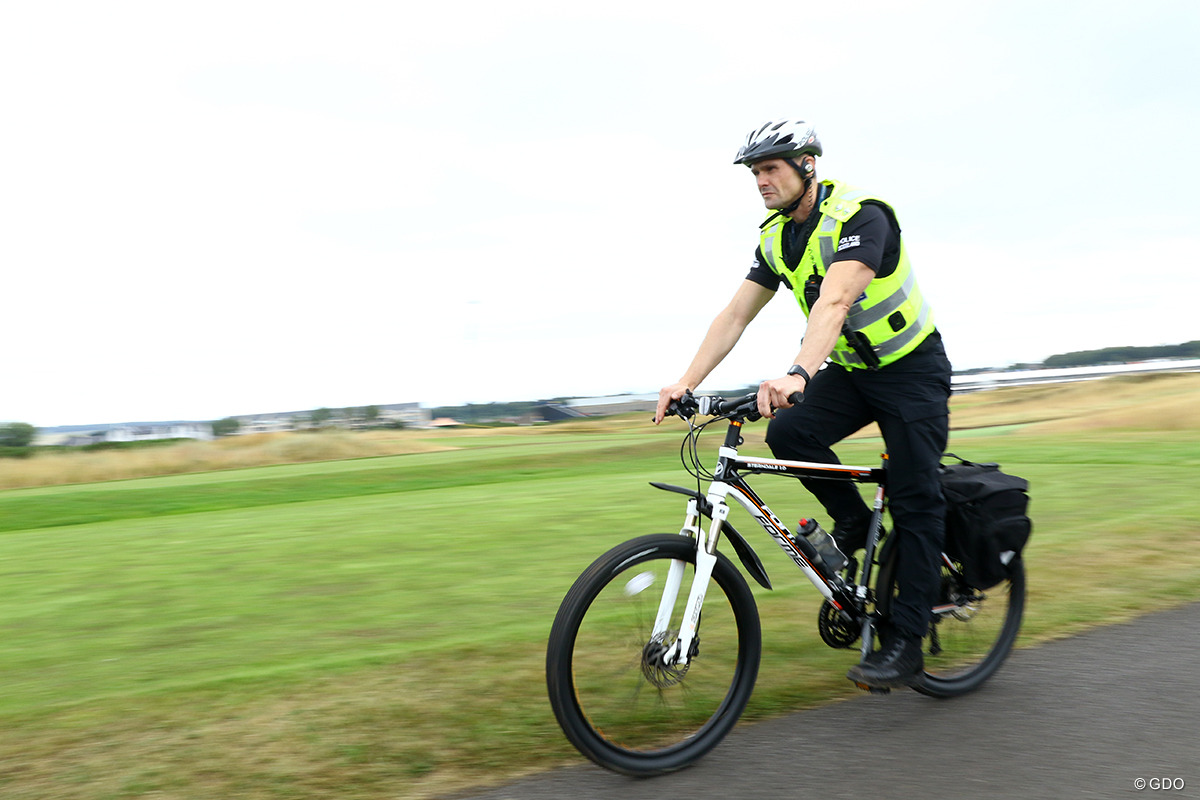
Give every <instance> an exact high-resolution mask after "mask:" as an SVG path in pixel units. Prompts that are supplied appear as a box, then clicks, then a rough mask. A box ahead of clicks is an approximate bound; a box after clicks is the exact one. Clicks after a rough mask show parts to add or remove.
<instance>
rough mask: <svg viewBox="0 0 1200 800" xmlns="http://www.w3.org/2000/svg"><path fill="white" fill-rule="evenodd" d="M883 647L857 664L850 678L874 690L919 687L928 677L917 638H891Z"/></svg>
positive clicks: (852, 669) (850, 672) (851, 669)
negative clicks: (925, 676) (926, 676)
mask: <svg viewBox="0 0 1200 800" xmlns="http://www.w3.org/2000/svg"><path fill="white" fill-rule="evenodd" d="M889 639H890V641H889V640H884V643H883V647H882V648H881V649H879V650H876V651H875V652H873V653H871V654H869V655H868V656H867V657H866V658H864V659H863V660H862V662H861V663H859V664H855V665H854V666H853V667H851V668H850V671H849V672H847V673H846V677H847V678H849V679H850V680H852V681H854V682H855V683H857V684H859V685H861V686H867V687H870V688H872V689H890V688H892V687H896V686H915V685H917V684H919V683H920V682H921V680H922V678H923V677H924V675H925V657H924V655H923V654H922V653H921V639H920V637H917V636H900V635H897V636H895V637H889Z"/></svg>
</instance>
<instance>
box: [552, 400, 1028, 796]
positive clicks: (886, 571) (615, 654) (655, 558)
mask: <svg viewBox="0 0 1200 800" xmlns="http://www.w3.org/2000/svg"><path fill="white" fill-rule="evenodd" d="M796 399H797V400H799V399H800V398H796ZM668 413H669V414H671V415H678V416H680V417H683V418H684V419H686V420H687V422H688V433H687V434H686V436H685V438H684V443H683V446H682V447H681V453H682V460H683V462H684V466H685V468H688V470H689V472H690V473H691V474H692V475H693V476H694V477H696V479H697V486H696V488H695V489H691V488H685V487H681V486H673V485H669V484H663V483H656V482H652V484H651V485H653V486H655V487H656V488H658V489H663V490H666V491H669V492H675V493H678V494H682V495H685V496H687V498H688V499H687V511H686V514H685V516H684V522H683V526H682V528H681V529H680V531H679V533H677V534H676V533H663V534H651V535H648V536H640V537H638V538H635V539H631V540H629V541H627V542H625V543H623V544H620V545H617V546H616V547H614V548H612V549H611V550H609V551H608V552H607V553H605V554H604V555H602V556H600V557H599V558H598V559H596V561H595V562H593V563H592V565H591V566H589V567H588V568H587V569H586V570H585V571H584V572H583V574H581V575H580V576H579V578H578V579H577V580H576V581H575V583H574V585H573V586H572V587H571V588H570V590H569V591H568V592H567V595H566V597H565V598H564V599H563V602H562V605H561V607H560V608H559V610H558V613H557V615H556V617H555V619H554V624H553V626H552V628H551V632H550V638H549V643H548V647H547V652H546V682H547V688H548V690H549V695H550V704H551V706H552V707H553V710H554V714H555V717H556V718H557V720H558V723H559V725H560V726H561V727H562V730H563V732H564V733H565V734H566V737H567V739H568V740H570V742H571V743H572V744H573V745H575V747H576V748H578V749H579V751H580V752H581V753H583V755H585V756H587V757H588V758H589V759H591V760H592V761H594V762H595V763H597V764H599V765H600V766H602V767H605V768H607V769H610V770H614V771H616V772H620V773H624V774H628V775H635V776H647V775H655V774H661V773H665V772H671V771H673V770H676V769H680V768H682V767H685V766H687V765H689V764H691V763H693V762H694V761H696V760H697V759H699V758H701V757H702V756H703V755H705V754H706V753H708V752H709V751H710V750H712V748H713V747H715V746H716V745H717V744H718V743H719V742H720V741H721V740H722V739H723V738H724V737H725V735H726V734H727V733H729V731H730V730H731V729H732V728H733V726H734V725H735V724H736V722H737V721H738V718H739V717H740V716H741V714H742V712H743V710H744V709H745V708H746V704H747V702H748V701H749V699H750V695H751V692H752V691H753V688H754V683H755V680H756V678H757V675H758V667H759V661H760V659H761V656H762V633H761V626H760V622H759V617H758V608H757V605H756V603H755V600H754V595H753V593H752V592H751V590H750V587H749V585H748V584H747V582H746V579H745V578H744V577H743V576H742V574H741V572H739V571H738V569H737V567H736V566H735V565H734V563H733V561H732V560H731V559H730V558H729V557H728V556H727V555H726V554H725V553H724V552H721V551H719V550H718V549H717V548H718V545H719V544H720V543H721V542H722V540H724V541H727V542H729V544H730V545H731V546H732V548H733V551H734V553H736V555H737V557H738V560H739V561H740V562H741V564H742V567H743V568H744V569H745V570H746V572H747V573H748V574H749V575H750V576H751V577H753V578H754V580H755V581H756V582H757V583H758V584H759V585H760V586H762V587H763V588H764V589H767V590H769V589H771V580H770V578H769V577H768V575H767V572H766V569H765V568H764V567H763V564H762V562H761V560H760V559H759V558H758V555H757V553H755V551H754V549H753V548H752V547H751V546H750V545H749V543H748V542H747V541H746V539H745V538H744V537H743V536H742V535H741V534H740V533H739V532H738V531H737V530H736V529H735V528H734V527H733V525H732V524H730V522H729V519H728V518H729V512H730V508H731V506H730V504H729V503H728V500H729V499H730V498H732V499H733V500H734V501H736V503H737V504H738V505H740V506H741V507H742V508H744V509H745V510H746V511H747V512H749V514H750V516H751V517H753V518H754V520H755V521H756V522H758V524H759V525H760V526H762V528H763V530H765V531H766V532H767V533H768V534H769V535H770V536H771V538H772V539H774V541H775V543H776V544H777V545H778V546H779V547H780V548H782V549H783V551H784V552H785V553H786V554H787V555H788V556H790V558H791V560H792V561H793V562H795V564H796V566H797V567H798V568H799V569H800V571H801V573H802V574H803V575H804V576H805V577H806V578H808V580H809V581H810V582H811V583H812V585H813V586H814V587H816V589H817V591H818V592H820V593H821V595H822V597H823V598H824V602H823V603H822V605H821V608H820V611H819V613H818V617H817V630H818V632H819V634H820V636H821V639H822V640H823V641H824V642H825V644H827V645H829V646H831V647H835V648H851V647H853V646H854V645H855V644H856V643H858V645H859V649H860V650H861V654H862V656H863V657H866V655H867V654H869V653H870V652H872V650H873V649H874V642H875V640H876V638H877V635H878V632H879V631H880V630H881V629H883V626H885V625H886V624H887V621H888V618H889V612H890V605H891V602H892V599H893V598H894V597H895V593H896V550H895V548H894V547H893V546H892V544H893V542H894V538H893V537H891V536H889V535H887V533H886V532H885V529H884V527H883V515H884V513H885V511H886V506H887V492H886V489H887V456H886V454H884V455H883V457H882V460H881V465H880V466H879V467H862V466H844V465H841V464H820V463H814V462H804V461H785V460H779V459H772V458H757V457H747V456H742V455H739V454H738V447H739V445H741V444H742V443H743V439H742V436H741V431H742V427H743V425H744V424H745V423H746V422H753V421H755V420H757V419H759V417H760V414H759V412H758V410H757V396H756V395H755V394H747V395H744V396H742V397H738V398H733V399H729V400H726V399H724V398H721V397H716V396H704V397H693V396H692V395H690V394H688V395H685V397H684V398H683V399H682V400H680V401H678V402H676V403H673V404H672V406H671V407H670V410H669V412H668ZM697 416H710V417H712V419H710V420H708V421H706V422H703V423H701V424H697V423H696V422H695V419H696V417H697ZM720 420H725V421H727V422H728V428H727V430H726V434H725V440H724V444H723V445H722V446H721V447H720V448H719V450H718V456H717V462H716V466H715V468H714V469H713V470H712V471H711V472H709V471H708V470H706V469H705V467H704V465H703V463H702V462H701V459H700V455H699V448H698V440H699V436H700V433H701V432H702V431H703V430H704V429H705V428H706V427H707V426H708V425H711V424H713V423H714V422H718V421H720ZM747 475H776V476H786V477H789V478H801V477H805V478H823V479H828V480H838V481H853V482H857V483H861V484H874V485H875V486H876V489H875V494H874V503H873V506H872V518H871V523H870V529H869V532H868V536H867V542H866V548H865V550H864V552H863V554H862V568H861V572H860V573H859V574H858V575H857V576H856V575H855V574H854V573H855V571H856V570H857V569H858V567H857V564H856V563H855V561H854V560H853V559H851V561H850V563H849V564H847V565H846V568H845V569H844V570H842V571H841V572H834V571H833V570H831V569H830V568H828V566H827V565H826V564H825V563H824V561H823V560H822V559H821V557H820V554H819V553H818V551H817V550H816V548H814V547H813V545H812V544H811V543H810V542H809V541H808V539H806V538H805V537H804V536H793V535H792V533H791V532H790V531H789V530H788V528H787V527H786V526H785V525H784V524H783V523H782V522H781V521H780V520H779V518H778V517H777V516H776V515H775V514H774V513H773V512H772V511H771V509H770V508H768V507H767V505H766V504H765V503H764V502H763V501H762V500H761V499H760V498H759V496H758V495H757V494H755V492H754V490H753V489H752V488H751V487H750V484H749V483H747V481H746V476H747ZM705 479H707V480H709V485H708V490H707V492H702V491H701V490H700V484H701V482H702V481H703V480H705ZM704 519H707V520H709V521H710V522H709V524H708V527H707V530H706V529H705V528H704V526H703V520H704ZM847 555H850V554H847ZM1024 604H1025V573H1024V568H1023V565H1022V564H1021V562H1020V560H1019V558H1018V559H1017V560H1016V561H1014V562H1013V563H1012V564H1011V565H1010V569H1009V578H1008V579H1007V580H1005V581H1003V582H1002V583H1000V584H999V585H996V586H993V587H990V588H988V589H987V590H986V591H984V590H981V589H978V588H975V587H972V586H970V585H969V584H968V583H967V582H966V580H965V579H964V578H963V574H962V571H961V565H960V564H959V563H958V562H956V561H955V560H954V559H952V558H951V557H949V556H947V555H945V554H943V555H942V556H941V590H940V595H939V597H938V600H937V602H936V603H935V604H934V606H933V608H932V618H931V622H930V625H929V629H928V633H927V635H926V637H925V639H924V641H923V647H924V649H925V651H926V654H927V655H926V658H925V672H924V675H923V678H922V679H921V680H920V681H919V682H918V683H917V684H915V685H914V686H913V687H912V688H914V689H915V690H916V691H918V692H921V693H922V694H926V695H929V696H932V697H943V698H944V697H955V696H958V695H962V694H965V693H967V692H970V691H973V690H974V689H976V688H978V687H979V686H980V685H982V684H983V683H984V681H986V680H987V679H988V678H989V677H991V675H992V674H993V673H995V671H996V670H997V668H999V666H1000V665H1001V663H1003V661H1004V660H1005V658H1007V656H1008V654H1009V652H1010V651H1011V649H1012V646H1013V642H1014V640H1015V639H1016V636H1017V631H1018V629H1019V628H1020V625H1021V614H1022V611H1023V608H1024ZM860 688H862V689H869V688H870V687H867V686H863V685H860ZM872 691H878V692H886V691H887V690H886V689H872Z"/></svg>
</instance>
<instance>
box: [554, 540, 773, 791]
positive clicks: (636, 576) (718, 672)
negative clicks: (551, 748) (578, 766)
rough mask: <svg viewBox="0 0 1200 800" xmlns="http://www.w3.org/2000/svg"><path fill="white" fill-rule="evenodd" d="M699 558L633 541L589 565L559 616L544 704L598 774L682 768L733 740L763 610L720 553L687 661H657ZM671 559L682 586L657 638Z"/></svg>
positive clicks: (683, 545)
mask: <svg viewBox="0 0 1200 800" xmlns="http://www.w3.org/2000/svg"><path fill="white" fill-rule="evenodd" d="M695 561H696V542H695V540H694V539H691V538H689V537H686V536H680V535H678V534H656V535H651V536H642V537H640V538H637V539H632V540H630V541H628V542H625V543H624V544H621V545H618V546H617V547H614V548H613V549H612V550H610V551H608V552H607V553H605V554H604V555H603V556H601V557H600V558H598V559H597V560H596V561H595V562H594V563H593V564H592V565H591V566H590V567H588V569H587V570H586V571H585V572H584V573H583V574H582V575H580V576H579V579H578V580H576V581H575V584H574V585H573V586H572V587H571V589H570V591H569V592H567V596H566V598H564V600H563V602H562V606H561V607H560V608H559V610H558V615H557V616H556V617H555V619H554V626H553V627H552V629H551V631H550V641H549V646H548V648H547V652H546V683H547V687H548V689H549V692H550V705H551V706H552V707H553V709H554V715H555V717H557V719H558V723H559V725H561V726H562V729H563V732H564V733H565V734H566V736H567V739H569V740H570V741H571V743H572V744H574V745H575V747H577V748H578V749H579V751H580V752H581V753H583V754H584V755H585V756H587V757H588V758H590V759H591V760H592V761H594V762H596V763H597V764H599V765H600V766H602V767H606V768H608V769H611V770H614V771H616V772H621V773H624V774H627V775H656V774H660V773H664V772H670V771H672V770H676V769H680V768H681V767H685V766H687V765H688V764H691V763H692V762H693V761H695V760H696V759H698V758H700V757H701V756H703V755H704V754H705V753H707V752H708V751H709V750H711V749H712V748H713V747H715V746H716V745H717V743H718V742H720V741H721V739H723V738H724V737H725V735H726V734H727V733H729V731H730V730H731V729H732V728H733V726H734V724H735V723H736V722H737V720H738V717H739V716H741V713H742V711H743V710H744V709H745V707H746V703H747V701H748V700H749V699H750V693H751V691H752V690H753V688H754V681H755V679H756V678H757V676H758V665H759V661H760V659H761V656H762V632H761V628H760V625H759V619H758V609H757V606H756V605H755V602H754V596H753V595H752V594H751V593H750V587H749V586H747V585H746V581H745V579H744V578H742V576H741V573H739V572H738V570H737V568H736V567H734V566H733V564H732V563H730V561H729V560H728V559H727V558H725V557H724V556H723V555H720V554H718V556H717V564H716V567H715V568H714V569H713V576H712V579H711V580H710V581H709V585H708V592H707V594H706V596H705V600H704V606H703V612H702V614H701V617H700V623H699V626H698V628H697V634H696V640H695V641H694V642H693V646H692V655H691V658H690V659H689V663H687V664H686V665H677V666H670V667H665V666H664V665H663V663H662V658H661V655H662V653H663V652H664V651H665V650H666V649H667V648H669V647H670V646H671V645H672V644H673V643H674V642H675V639H676V637H677V636H678V633H679V625H680V621H681V620H682V619H683V615H684V609H685V607H686V605H687V599H688V593H689V591H690V588H691V585H692V577H693V575H694V574H695ZM675 562H678V563H679V564H680V565H681V566H682V567H683V580H682V583H681V584H680V588H679V590H678V592H677V593H676V594H677V596H676V597H675V599H674V601H673V605H672V607H671V609H670V620H671V621H670V623H669V625H668V628H667V630H666V632H665V633H663V634H660V635H659V636H655V635H653V628H654V623H655V619H656V617H657V616H658V612H659V605H660V601H662V599H663V597H664V590H665V589H666V587H667V586H668V573H669V572H670V570H671V565H672V564H673V563H675ZM656 656H657V658H656Z"/></svg>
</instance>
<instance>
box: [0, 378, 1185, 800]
mask: <svg viewBox="0 0 1200 800" xmlns="http://www.w3.org/2000/svg"><path fill="white" fill-rule="evenodd" d="M644 417H645V415H637V416H636V417H633V418H628V417H627V418H624V419H622V420H599V421H595V422H589V423H577V424H570V425H561V426H550V427H542V428H535V429H522V430H516V429H497V430H495V431H490V432H448V433H430V434H429V437H428V438H429V440H430V442H431V443H432V444H433V445H436V446H438V447H449V448H452V449H448V450H445V451H442V452H430V453H416V454H412V455H403V456H388V457H377V458H363V459H355V460H343V461H331V462H323V463H316V464H302V465H285V466H273V467H259V468H253V469H240V470H229V471H223V472H209V473H201V474H195V475H175V476H172V477H160V478H145V479H137V480H125V481H113V482H107V483H93V484H84V485H75V486H60V487H47V488H35V489H21V490H12V491H5V492H0V631H2V633H3V641H4V647H3V648H0V675H3V676H4V691H3V693H0V796H3V797H4V798H10V799H12V800H19V799H20V800H24V799H25V798H29V799H30V800H32V798H38V800H43V799H45V798H124V797H139V796H147V797H155V798H204V799H205V800H211V798H235V797H236V798H326V797H331V796H336V797H338V798H342V799H344V800H355V799H358V798H364V799H365V798H418V797H428V796H433V795H435V794H437V793H443V792H449V791H452V790H454V789H456V788H460V787H463V786H466V785H471V784H476V783H479V784H481V783H484V782H493V781H496V780H500V779H503V778H504V777H511V776H513V775H515V774H519V773H521V772H527V771H531V770H538V769H543V768H546V767H549V766H552V765H556V764H560V763H571V762H576V761H578V760H579V756H578V755H577V754H576V753H574V751H573V750H571V749H570V747H569V745H567V744H566V742H565V740H564V739H563V738H562V736H561V734H560V733H559V731H558V729H557V727H556V725H555V723H554V720H553V717H552V715H551V713H550V710H549V707H548V703H547V701H546V699H545V690H544V682H543V675H542V670H543V659H544V645H545V638H546V634H547V632H548V630H549V626H550V623H551V620H552V619H553V616H554V613H555V610H556V609H557V606H558V603H559V601H560V600H561V599H562V596H563V594H564V593H565V592H566V590H567V588H568V587H569V586H570V584H571V582H572V581H573V580H574V578H575V576H576V575H578V573H579V572H580V571H582V570H583V569H584V568H585V567H586V566H587V564H588V563H589V562H590V561H591V560H592V559H593V558H594V557H595V556H597V555H599V554H600V553H601V552H603V551H604V550H606V549H607V548H608V547H610V546H611V545H613V544H615V543H616V542H618V541H620V540H623V539H625V538H629V537H631V536H634V535H637V534H642V533H649V532H660V531H675V530H677V529H678V526H679V522H680V516H681V512H682V504H681V502H680V500H679V498H678V497H677V496H674V495H668V494H665V493H662V492H657V491H655V490H654V489H652V488H650V487H648V486H647V485H646V482H647V481H650V480H665V481H669V482H675V483H687V481H688V480H689V478H688V476H687V475H686V474H685V473H684V472H683V471H682V468H681V467H680V466H679V462H678V447H679V442H680V439H681V433H682V428H681V426H680V424H679V423H678V422H675V423H673V424H670V425H666V426H664V429H654V428H653V427H652V426H650V425H648V424H647V423H646V422H645V419H644ZM953 424H954V426H955V432H954V434H953V436H952V443H951V447H950V449H951V450H953V451H955V452H958V453H959V454H960V455H964V456H967V457H970V458H975V459H977V460H995V461H999V462H1001V463H1002V464H1004V465H1005V467H1006V468H1007V469H1009V470H1010V471H1012V472H1015V473H1017V474H1020V475H1022V476H1024V477H1027V478H1029V479H1030V481H1031V482H1032V484H1033V497H1034V506H1033V515H1034V522H1035V529H1034V537H1033V539H1032V542H1031V545H1030V548H1029V550H1028V551H1027V555H1026V559H1027V564H1028V568H1029V574H1030V584H1031V589H1030V601H1029V605H1028V609H1027V616H1026V624H1025V629H1024V634H1023V638H1022V640H1021V644H1023V645H1028V644H1031V643H1034V642H1037V641H1040V640H1044V639H1046V638H1050V637H1055V636H1061V635H1066V634H1069V633H1071V632H1073V631H1077V630H1080V629H1082V628H1085V627H1088V626H1092V625H1097V624H1103V623H1106V622H1111V621H1115V620H1117V619H1124V618H1128V617H1129V616H1131V615H1134V614H1137V613H1142V612H1144V611H1148V610H1151V609H1154V608H1161V607H1165V606H1169V605H1174V604H1177V603H1180V602H1184V601H1187V600H1194V599H1197V598H1200V550H1197V548H1196V547H1195V543H1196V538H1197V536H1196V535H1197V533H1198V532H1200V522H1197V520H1198V519H1200V491H1198V490H1200V376H1166V377H1158V378H1149V379H1147V378H1142V379H1122V380H1108V381H1102V382H1095V383H1089V384H1071V385H1062V386H1055V387H1036V388H1029V389H1010V390H1002V391H995V392H988V393H981V394H975V395H967V396H963V397H959V398H956V400H955V414H954V418H953ZM755 427H756V430H754V431H751V432H750V433H749V434H748V437H747V438H748V439H749V442H748V445H747V448H746V452H765V448H762V446H761V444H760V443H761V435H762V432H763V430H764V429H765V425H761V424H760V425H758V426H755ZM719 441H720V434H719V433H712V434H709V435H708V436H707V437H705V438H702V439H701V444H702V446H703V445H704V444H705V443H707V446H708V449H709V451H710V452H715V448H716V446H717V445H718V443H719ZM878 448H879V443H878V441H877V440H872V439H871V438H870V437H869V436H868V437H864V438H861V439H858V440H855V441H852V442H850V443H848V444H847V445H846V446H845V447H844V448H842V450H841V453H842V457H843V460H844V461H846V462H852V463H865V464H874V463H875V461H876V459H877V451H878ZM755 486H756V487H757V488H759V489H761V493H762V494H763V495H764V497H765V498H766V499H767V501H768V502H769V503H770V504H771V506H772V508H773V509H774V510H775V511H776V513H778V514H779V515H780V516H781V517H782V518H783V519H784V520H785V521H787V522H789V523H791V522H792V521H794V519H795V518H796V517H797V516H801V515H804V514H813V513H819V509H818V508H816V506H815V504H814V503H813V501H812V500H811V499H810V498H808V497H807V495H806V494H804V493H803V491H802V490H801V489H800V487H799V486H798V485H796V484H794V483H792V482H790V481H783V480H779V479H776V480H771V479H770V478H769V477H764V478H762V479H759V480H756V481H755ZM737 516H738V517H739V519H738V520H737V523H740V524H739V527H740V528H742V529H743V530H744V531H745V532H746V533H749V534H755V535H751V536H750V539H751V542H752V543H753V544H755V545H756V547H757V549H758V550H759V553H760V555H761V556H762V558H763V561H764V563H765V564H766V566H767V569H768V571H769V572H770V573H771V576H772V579H773V580H774V582H775V585H776V590H775V591H773V592H766V591H763V590H761V589H758V590H757V591H756V595H757V597H758V601H759V604H760V610H761V612H762V615H763V620H764V647H765V652H764V662H763V667H762V671H761V674H760V678H759V683H758V687H757V689H756V693H755V696H754V698H753V699H752V700H751V704H750V709H749V711H748V714H747V719H750V720H753V719H755V718H763V717H765V716H769V715H773V714H778V713H781V712H783V711H786V710H789V709H792V708H796V707H800V706H803V705H807V704H812V703H817V702H823V701H826V700H828V699H831V698H834V697H837V696H841V695H844V694H848V693H851V692H852V691H853V690H852V688H851V687H850V685H849V683H848V682H847V681H846V680H845V679H844V677H843V675H844V672H845V669H846V667H847V666H848V665H849V664H850V663H852V662H853V660H854V654H853V653H852V652H851V651H834V650H830V649H828V648H826V647H825V646H824V645H823V644H821V643H820V640H819V638H818V636H817V633H816V626H815V615H816V609H817V605H818V603H817V602H816V599H817V597H818V596H817V594H816V593H815V592H814V591H812V589H811V587H809V586H808V585H807V584H802V583H801V582H800V581H801V579H800V577H799V575H798V573H795V572H794V569H793V568H791V567H790V566H789V563H790V562H787V561H786V560H785V559H784V557H783V555H782V554H781V553H779V552H778V551H777V550H775V549H774V546H773V545H772V544H771V543H770V542H769V541H767V540H766V538H765V536H763V535H762V534H761V533H758V532H756V531H752V530H749V525H748V524H747V522H748V521H747V520H746V519H745V518H744V517H741V516H740V514H738V515H737ZM737 523H735V524H737Z"/></svg>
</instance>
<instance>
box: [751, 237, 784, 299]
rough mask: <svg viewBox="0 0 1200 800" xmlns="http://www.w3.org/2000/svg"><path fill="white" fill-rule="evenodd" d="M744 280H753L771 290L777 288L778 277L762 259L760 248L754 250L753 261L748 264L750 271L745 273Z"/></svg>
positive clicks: (776, 289)
mask: <svg viewBox="0 0 1200 800" xmlns="http://www.w3.org/2000/svg"><path fill="white" fill-rule="evenodd" d="M746 280H748V281H754V282H755V283H757V284H758V285H759V286H763V287H765V288H767V289H770V290H771V291H772V292H774V291H778V290H779V284H780V278H779V276H778V275H776V274H775V273H774V271H772V269H771V268H770V267H768V266H767V262H766V261H764V260H763V257H762V248H757V249H756V250H755V251H754V263H753V264H751V265H750V271H749V272H748V273H746Z"/></svg>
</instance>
